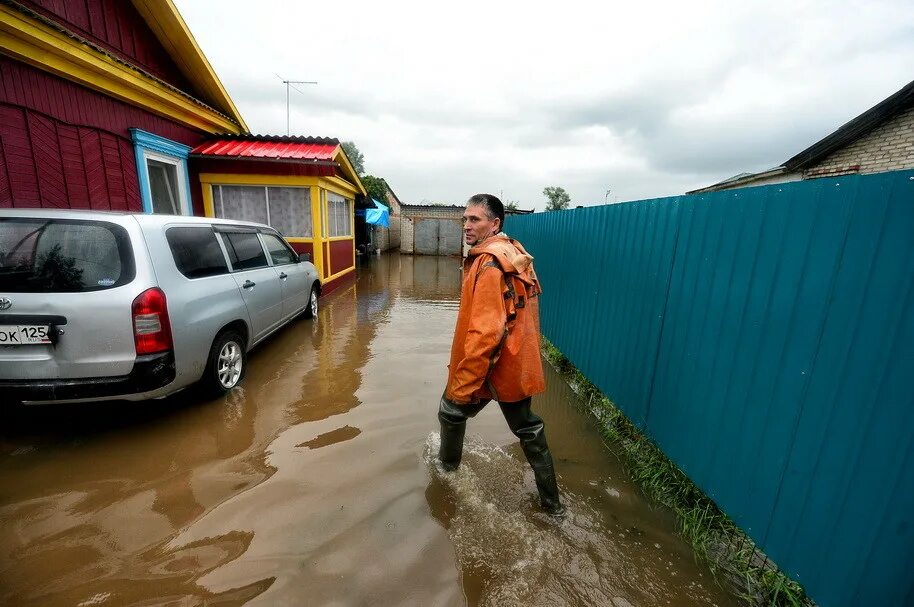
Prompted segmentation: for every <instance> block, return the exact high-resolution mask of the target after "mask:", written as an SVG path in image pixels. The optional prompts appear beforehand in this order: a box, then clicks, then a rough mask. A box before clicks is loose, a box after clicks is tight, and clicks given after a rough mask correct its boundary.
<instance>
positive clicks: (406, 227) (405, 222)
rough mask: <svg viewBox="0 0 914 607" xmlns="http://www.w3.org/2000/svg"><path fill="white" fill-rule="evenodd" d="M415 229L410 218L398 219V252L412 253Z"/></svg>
mask: <svg viewBox="0 0 914 607" xmlns="http://www.w3.org/2000/svg"><path fill="white" fill-rule="evenodd" d="M415 229H416V228H415V225H414V222H413V220H412V218H411V217H406V216H402V217H400V251H402V252H403V253H412V252H413V236H414V235H415Z"/></svg>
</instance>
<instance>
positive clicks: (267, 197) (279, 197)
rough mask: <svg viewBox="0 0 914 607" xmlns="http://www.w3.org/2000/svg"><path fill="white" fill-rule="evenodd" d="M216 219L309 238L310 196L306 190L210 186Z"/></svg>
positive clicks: (275, 187)
mask: <svg viewBox="0 0 914 607" xmlns="http://www.w3.org/2000/svg"><path fill="white" fill-rule="evenodd" d="M213 206H214V207H215V208H214V210H215V215H216V217H222V218H225V219H240V220H243V221H256V222H258V223H265V224H267V225H269V226H272V227H273V228H276V229H277V230H278V231H279V232H280V233H282V234H284V235H286V236H293V237H298V238H311V235H312V227H311V194H310V190H309V189H308V188H297V187H279V186H249V185H214V186H213Z"/></svg>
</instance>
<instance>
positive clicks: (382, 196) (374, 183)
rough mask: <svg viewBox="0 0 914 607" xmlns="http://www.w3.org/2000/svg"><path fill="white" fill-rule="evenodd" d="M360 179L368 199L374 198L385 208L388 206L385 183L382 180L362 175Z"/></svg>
mask: <svg viewBox="0 0 914 607" xmlns="http://www.w3.org/2000/svg"><path fill="white" fill-rule="evenodd" d="M361 179H362V185H363V186H365V191H366V192H368V196H369V197H370V198H374V199H375V200H377V201H378V202H380V203H381V204H383V205H384V206H386V207H389V206H390V204H389V203H388V202H387V182H386V181H384V179H383V178H381V177H375V176H374V175H362V177H361Z"/></svg>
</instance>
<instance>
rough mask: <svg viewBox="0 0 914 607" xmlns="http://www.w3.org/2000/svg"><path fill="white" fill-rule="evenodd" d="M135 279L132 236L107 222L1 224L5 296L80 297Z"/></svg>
mask: <svg viewBox="0 0 914 607" xmlns="http://www.w3.org/2000/svg"><path fill="white" fill-rule="evenodd" d="M135 275H136V271H135V267H134V260H133V251H132V249H131V247H130V236H129V235H128V234H127V230H125V229H124V228H123V227H121V226H119V225H116V224H113V223H108V222H105V221H86V220H75V219H72V220H71V219H67V220H60V219H40V218H4V219H0V291H8V292H13V293H79V292H84V291H100V290H103V289H111V288H114V287H119V286H121V285H125V284H127V283H129V282H130V281H132V280H133V278H134V276H135Z"/></svg>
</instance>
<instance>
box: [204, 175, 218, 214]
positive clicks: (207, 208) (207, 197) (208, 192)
mask: <svg viewBox="0 0 914 607" xmlns="http://www.w3.org/2000/svg"><path fill="white" fill-rule="evenodd" d="M203 214H204V215H206V216H207V217H215V216H216V205H215V204H214V203H213V186H212V184H209V183H204V184H203Z"/></svg>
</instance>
